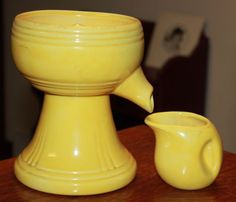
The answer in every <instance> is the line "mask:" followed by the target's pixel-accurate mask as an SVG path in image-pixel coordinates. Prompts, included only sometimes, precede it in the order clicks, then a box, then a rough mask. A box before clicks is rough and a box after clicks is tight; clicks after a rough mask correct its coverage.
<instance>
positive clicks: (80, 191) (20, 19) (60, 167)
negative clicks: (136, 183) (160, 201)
mask: <svg viewBox="0 0 236 202" xmlns="http://www.w3.org/2000/svg"><path fill="white" fill-rule="evenodd" d="M12 52H13V57H14V60H15V63H16V65H17V68H18V70H19V71H20V72H21V73H22V74H23V75H24V77H25V78H26V79H28V80H30V81H31V82H32V84H33V85H34V86H35V87H36V88H38V89H40V90H42V91H44V92H45V98H44V105H43V109H42V113H41V116H40V120H39V123H38V126H37V129H36V132H35V135H34V138H33V140H32V141H31V143H30V144H29V145H28V146H27V147H26V148H25V149H24V151H23V152H22V153H21V154H20V155H19V157H18V158H17V160H16V163H15V174H16V176H17V178H18V179H19V180H20V181H21V182H22V183H24V184H25V185H27V186H29V187H31V188H34V189H37V190H40V191H44V192H49V193H55V194H65V195H88V194H98V193H104V192H108V191H112V190H115V189H119V188H121V187H123V186H125V185H127V184H128V183H129V182H130V181H131V180H132V179H133V178H134V176H135V172H136V162H135V160H134V158H133V157H132V155H131V154H130V153H129V152H128V151H127V150H126V148H125V147H124V146H123V145H122V144H121V143H120V141H119V138H118V137H117V134H116V130H115V126H114V123H113V119H112V115H111V109H110V103H109V94H111V93H114V94H117V95H119V96H122V97H125V98H127V99H129V100H131V101H133V102H135V103H136V104H138V105H140V106H141V107H143V108H144V109H146V110H147V111H149V112H151V111H152V109H153V98H152V90H153V89H152V86H151V85H150V84H149V83H148V82H147V80H146V79H145V77H144V75H143V72H142V70H141V68H140V66H139V65H140V61H141V59H142V55H143V32H142V27H141V24H140V22H139V21H138V20H137V19H135V18H132V17H128V16H123V15H117V14H108V13H93V12H79V11H59V10H44V11H32V12H26V13H23V14H20V15H18V16H16V18H15V21H14V23H13V28H12Z"/></svg>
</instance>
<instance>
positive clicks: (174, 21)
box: [146, 12, 204, 68]
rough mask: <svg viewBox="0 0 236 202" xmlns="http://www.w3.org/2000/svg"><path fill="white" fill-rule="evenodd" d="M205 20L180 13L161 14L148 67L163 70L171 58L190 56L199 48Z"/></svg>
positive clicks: (154, 34) (152, 41)
mask: <svg viewBox="0 0 236 202" xmlns="http://www.w3.org/2000/svg"><path fill="white" fill-rule="evenodd" d="M203 26H204V19H203V18H202V17H200V16H192V15H187V14H182V13H181V14H180V13H170V12H168V13H167V12H165V13H161V15H160V16H159V18H158V21H157V25H156V28H155V30H154V33H153V36H152V40H151V44H150V49H149V50H148V53H147V60H146V65H147V66H149V67H154V68H161V67H162V66H163V65H164V64H165V62H167V61H168V60H169V59H170V58H172V57H175V56H178V55H180V56H181V55H182V56H186V57H187V56H189V55H190V54H191V53H192V51H193V50H194V48H195V47H196V46H197V44H198V41H199V37H200V35H201V33H202V30H203Z"/></svg>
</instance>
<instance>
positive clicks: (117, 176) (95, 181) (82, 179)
mask: <svg viewBox="0 0 236 202" xmlns="http://www.w3.org/2000/svg"><path fill="white" fill-rule="evenodd" d="M135 173H136V162H135V161H134V160H133V158H132V157H131V158H130V159H129V161H128V162H126V163H125V164H123V165H121V166H120V167H118V168H114V169H112V170H109V171H104V172H97V173H96V172H94V173H79V172H78V173H72V172H71V173H66V172H64V173H63V172H60V171H52V170H44V169H39V168H36V167H31V166H30V165H28V164H27V163H26V162H25V161H24V160H23V159H22V158H21V156H19V157H18V158H17V160H16V162H15V175H16V177H17V179H18V180H19V181H21V182H22V183H23V184H25V185H26V186H28V187H30V188H33V189H36V190H38V191H43V192H48V193H52V194H61V195H91V194H100V193H105V192H110V191H113V190H117V189H119V188H122V187H124V186H126V185H127V184H129V183H130V182H131V181H132V180H133V178H134V177H135Z"/></svg>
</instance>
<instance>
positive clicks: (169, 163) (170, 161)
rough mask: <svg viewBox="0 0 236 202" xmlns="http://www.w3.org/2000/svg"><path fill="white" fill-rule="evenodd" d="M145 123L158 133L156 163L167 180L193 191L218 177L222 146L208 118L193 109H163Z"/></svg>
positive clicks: (177, 186) (171, 183)
mask: <svg viewBox="0 0 236 202" xmlns="http://www.w3.org/2000/svg"><path fill="white" fill-rule="evenodd" d="M145 123H146V124H147V125H148V126H150V127H151V128H152V129H153V131H154V133H155V136H156V147H155V165H156V169H157V171H158V173H159V175H160V177H161V178H162V179H163V180H164V181H165V182H166V183H168V184H170V185H172V186H174V187H176V188H179V189H186V190H194V189H201V188H204V187H206V186H208V185H210V184H211V183H212V182H213V181H214V180H215V179H216V177H217V175H218V173H219V170H220V167H221V163H222V151H223V149H222V143H221V139H220V136H219V134H218V132H217V130H216V129H215V127H214V125H213V124H212V123H211V122H210V121H209V120H208V119H206V118H205V117H203V116H200V115H197V114H194V113H190V112H160V113H154V114H151V115H149V116H148V117H147V118H146V119H145Z"/></svg>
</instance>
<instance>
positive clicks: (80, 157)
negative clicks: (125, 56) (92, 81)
mask: <svg viewBox="0 0 236 202" xmlns="http://www.w3.org/2000/svg"><path fill="white" fill-rule="evenodd" d="M135 172H136V162H135V160H134V159H133V157H132V155H131V154H130V153H129V152H128V151H127V150H126V148H125V147H124V146H123V145H122V144H121V143H120V141H119V138H118V137H117V134H116V130H115V127H114V123H113V119H112V115H111V111H110V103H109V97H108V96H94V97H64V96H55V95H46V96H45V100H44V106H43V109H42V114H41V117H40V120H39V123H38V127H37V130H36V132H35V135H34V138H33V140H32V141H31V143H30V144H29V145H28V146H27V147H26V148H25V149H24V151H23V152H22V153H21V154H20V155H19V157H18V158H17V160H16V162H15V174H16V177H17V178H18V179H19V180H20V181H21V182H22V183H23V184H25V185H26V186H28V187H31V188H33V189H36V190H39V191H43V192H48V193H53V194H62V195H90V194H99V193H105V192H109V191H113V190H116V189H119V188H121V187H123V186H125V185H127V184H128V183H129V182H130V181H131V180H132V179H133V178H134V176H135Z"/></svg>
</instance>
